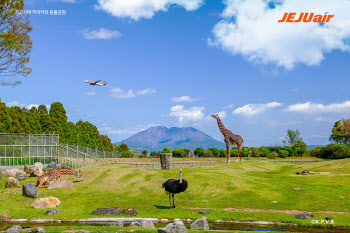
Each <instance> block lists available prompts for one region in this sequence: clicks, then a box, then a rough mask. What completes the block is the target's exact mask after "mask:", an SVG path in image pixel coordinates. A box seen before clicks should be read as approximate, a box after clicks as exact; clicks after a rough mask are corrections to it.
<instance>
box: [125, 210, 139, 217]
mask: <svg viewBox="0 0 350 233" xmlns="http://www.w3.org/2000/svg"><path fill="white" fill-rule="evenodd" d="M123 213H124V214H126V215H129V216H131V215H137V214H138V213H137V210H136V209H134V208H129V209H124V210H123Z"/></svg>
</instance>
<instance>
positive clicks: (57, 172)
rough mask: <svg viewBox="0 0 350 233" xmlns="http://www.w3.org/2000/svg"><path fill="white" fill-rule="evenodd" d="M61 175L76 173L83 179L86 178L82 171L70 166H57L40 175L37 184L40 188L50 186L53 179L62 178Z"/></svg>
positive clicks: (75, 174)
mask: <svg viewBox="0 0 350 233" xmlns="http://www.w3.org/2000/svg"><path fill="white" fill-rule="evenodd" d="M61 175H74V176H76V177H78V178H80V179H81V180H84V178H83V176H82V175H81V174H80V171H79V172H77V171H75V170H73V169H69V168H56V169H52V170H51V171H50V172H49V173H47V174H45V175H42V176H39V177H38V180H37V181H36V185H37V186H38V188H45V187H47V186H49V183H50V182H51V181H57V180H61ZM43 184H46V185H43Z"/></svg>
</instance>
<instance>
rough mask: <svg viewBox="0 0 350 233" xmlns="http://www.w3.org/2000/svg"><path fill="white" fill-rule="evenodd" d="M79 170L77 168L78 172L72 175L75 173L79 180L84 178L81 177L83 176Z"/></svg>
mask: <svg viewBox="0 0 350 233" xmlns="http://www.w3.org/2000/svg"><path fill="white" fill-rule="evenodd" d="M80 172H81V171H80V170H79V172H76V173H74V175H75V176H76V177H78V178H80V179H81V180H84V178H83V176H82V175H81V173H80Z"/></svg>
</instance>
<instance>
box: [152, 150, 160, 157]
mask: <svg viewBox="0 0 350 233" xmlns="http://www.w3.org/2000/svg"><path fill="white" fill-rule="evenodd" d="M159 156H160V151H158V152H156V151H152V152H151V157H152V158H159Z"/></svg>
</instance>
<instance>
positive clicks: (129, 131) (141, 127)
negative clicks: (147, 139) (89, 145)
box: [98, 123, 159, 134]
mask: <svg viewBox="0 0 350 233" xmlns="http://www.w3.org/2000/svg"><path fill="white" fill-rule="evenodd" d="M153 126H159V124H148V125H138V126H135V127H129V128H124V129H115V128H114V127H112V126H110V125H109V124H106V123H105V124H102V125H101V127H98V130H99V131H100V132H104V133H106V134H136V133H139V132H141V131H143V130H146V129H148V128H150V127H153Z"/></svg>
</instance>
